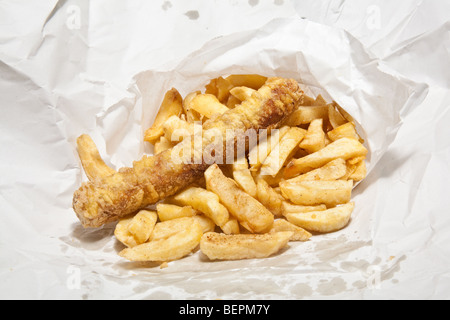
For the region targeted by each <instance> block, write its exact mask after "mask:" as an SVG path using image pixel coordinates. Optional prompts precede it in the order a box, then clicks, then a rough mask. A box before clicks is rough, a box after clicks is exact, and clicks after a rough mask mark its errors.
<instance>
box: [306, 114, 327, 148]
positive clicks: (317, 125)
mask: <svg viewBox="0 0 450 320" xmlns="http://www.w3.org/2000/svg"><path fill="white" fill-rule="evenodd" d="M324 147H325V132H324V131H323V119H314V120H313V121H311V123H310V124H309V127H308V131H307V132H306V135H305V138H304V139H303V140H302V142H301V143H300V148H302V149H304V150H306V151H307V152H308V153H314V152H317V151H319V150H320V149H323V148H324Z"/></svg>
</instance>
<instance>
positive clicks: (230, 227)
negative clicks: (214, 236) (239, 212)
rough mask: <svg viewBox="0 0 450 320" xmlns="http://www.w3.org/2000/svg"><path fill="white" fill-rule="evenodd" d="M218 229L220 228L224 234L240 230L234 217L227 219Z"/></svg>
mask: <svg viewBox="0 0 450 320" xmlns="http://www.w3.org/2000/svg"><path fill="white" fill-rule="evenodd" d="M220 229H222V231H223V233H225V234H239V233H240V232H241V231H240V228H239V221H237V219H235V218H231V219H230V220H228V222H227V223H225V224H224V225H223V226H222V227H220Z"/></svg>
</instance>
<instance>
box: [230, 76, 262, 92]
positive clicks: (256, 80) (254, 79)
mask: <svg viewBox="0 0 450 320" xmlns="http://www.w3.org/2000/svg"><path fill="white" fill-rule="evenodd" d="M225 79H226V80H227V81H228V82H229V83H230V84H231V86H232V87H248V88H251V89H254V90H258V89H259V88H261V87H262V86H263V85H264V83H266V81H267V77H264V76H261V75H258V74H232V75H230V76H228V77H226V78H225Z"/></svg>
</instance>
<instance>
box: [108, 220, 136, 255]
mask: <svg viewBox="0 0 450 320" xmlns="http://www.w3.org/2000/svg"><path fill="white" fill-rule="evenodd" d="M132 219H133V217H128V218H123V219H121V220H120V221H119V222H118V223H117V224H116V227H115V229H114V236H115V237H116V239H117V240H119V241H120V242H121V243H122V244H124V245H125V246H127V247H129V248H132V247H135V246H137V245H138V244H139V243H138V242H137V241H136V239H135V238H134V236H133V235H132V234H131V233H130V231H128V225H129V224H130V222H131V220H132Z"/></svg>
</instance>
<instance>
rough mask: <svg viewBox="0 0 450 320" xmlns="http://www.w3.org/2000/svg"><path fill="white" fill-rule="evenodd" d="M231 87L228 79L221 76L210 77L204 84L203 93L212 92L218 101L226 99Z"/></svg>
mask: <svg viewBox="0 0 450 320" xmlns="http://www.w3.org/2000/svg"><path fill="white" fill-rule="evenodd" d="M231 88H233V84H231V82H230V81H229V80H226V79H224V78H223V77H218V78H215V79H212V80H211V81H210V82H209V83H208V84H207V85H206V86H205V89H206V90H205V93H207V94H213V95H215V96H216V97H217V99H219V101H220V102H222V103H223V102H225V101H227V99H228V97H229V95H230V89H231Z"/></svg>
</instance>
